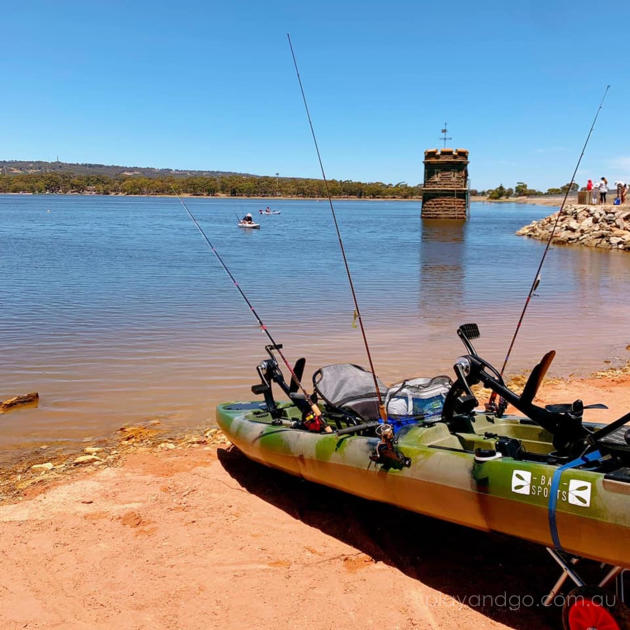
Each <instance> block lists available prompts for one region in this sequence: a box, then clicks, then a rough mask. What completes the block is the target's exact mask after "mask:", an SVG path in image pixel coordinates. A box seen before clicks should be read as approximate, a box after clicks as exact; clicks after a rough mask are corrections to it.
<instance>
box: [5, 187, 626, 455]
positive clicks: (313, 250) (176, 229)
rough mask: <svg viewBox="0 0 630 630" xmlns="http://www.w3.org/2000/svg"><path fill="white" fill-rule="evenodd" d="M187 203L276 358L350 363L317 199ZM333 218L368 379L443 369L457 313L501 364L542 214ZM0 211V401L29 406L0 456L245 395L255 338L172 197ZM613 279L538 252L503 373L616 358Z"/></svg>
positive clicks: (447, 366)
mask: <svg viewBox="0 0 630 630" xmlns="http://www.w3.org/2000/svg"><path fill="white" fill-rule="evenodd" d="M188 203H189V206H190V208H191V210H192V211H193V212H194V213H195V214H196V215H197V216H198V218H199V220H200V222H201V223H202V225H203V226H204V228H205V229H206V230H207V232H208V234H209V235H210V237H211V238H212V240H213V241H214V242H215V244H216V245H217V247H218V248H219V250H220V252H221V254H222V255H223V256H224V258H225V260H226V262H227V264H228V265H230V267H231V269H232V270H233V272H234V273H235V275H236V276H237V278H238V280H239V282H240V283H241V286H242V287H243V288H244V290H245V291H246V292H247V294H248V296H249V297H250V299H251V300H252V302H253V303H254V305H255V306H256V308H257V310H258V311H259V313H260V314H261V315H262V317H263V319H264V320H265V322H266V323H267V324H268V325H269V327H270V329H271V331H272V334H274V336H275V337H276V338H277V340H278V341H281V342H282V343H284V344H285V351H286V353H287V356H288V357H289V358H290V359H291V360H294V359H295V358H297V357H298V356H306V357H307V359H308V364H307V365H308V368H307V372H308V370H310V371H312V370H313V369H315V368H317V367H319V366H321V365H324V364H328V363H334V362H339V361H350V362H354V363H359V364H365V363H366V360H365V355H364V351H363V349H362V345H361V339H360V335H359V332H358V330H357V329H355V328H353V327H352V319H353V309H354V307H353V304H352V299H351V297H350V295H349V291H348V285H347V278H346V277H345V271H344V268H343V263H342V261H341V257H340V254H339V250H338V244H337V241H336V236H335V233H334V230H333V228H332V225H331V220H330V215H329V210H327V209H326V206H325V204H321V203H317V202H313V201H282V200H272V201H271V200H270V201H264V200H263V201H256V200H240V199H239V200H225V199H191V200H190V201H189V202H188ZM267 204H270V205H274V206H275V207H278V208H279V209H281V210H282V214H281V215H280V216H273V217H264V221H262V228H261V230H260V232H258V233H256V234H249V233H246V234H244V233H243V231H242V230H238V229H236V228H235V226H234V212H237V213H239V214H240V213H244V212H246V211H248V210H249V211H252V212H257V210H258V207H259V206H262V205H267ZM46 209H50V210H51V212H50V213H47V212H46ZM336 209H337V213H338V216H339V222H340V227H341V230H342V233H343V236H344V241H345V245H346V249H347V253H348V257H349V261H350V265H351V268H352V271H353V276H354V280H355V284H356V288H357V293H358V295H359V300H360V304H361V308H362V313H363V317H364V321H365V324H366V329H367V332H368V336H369V338H370V341H371V344H372V347H373V353H374V361H375V365H376V367H377V370H378V372H379V374H380V375H381V377H382V378H383V379H384V380H385V381H389V382H394V381H396V380H399V379H401V378H403V377H408V376H410V375H418V374H435V373H450V372H451V365H452V363H453V360H454V359H455V358H456V357H457V356H458V355H459V354H460V353H461V352H462V347H461V345H460V343H459V341H458V340H457V337H456V335H455V329H456V328H457V326H458V325H459V324H460V323H462V322H464V321H477V322H478V323H479V324H480V327H481V330H482V338H481V339H480V340H479V342H478V348H479V349H480V350H481V351H482V352H483V354H485V355H486V356H487V357H488V358H489V359H490V360H492V361H494V362H497V363H500V362H501V360H502V358H503V355H504V353H505V349H506V346H507V342H508V340H509V337H510V335H511V333H512V330H513V326H514V324H515V322H516V319H517V317H518V314H519V312H520V309H521V307H522V301H523V299H524V297H525V294H526V293H527V290H528V288H529V285H530V283H531V279H532V276H533V273H534V271H535V269H536V266H537V264H538V260H539V257H540V255H541V253H542V247H543V245H542V244H541V243H539V242H537V241H533V240H529V239H523V238H518V237H516V236H514V232H515V231H516V230H517V229H518V228H519V227H521V226H522V225H524V224H526V223H529V222H530V221H531V220H533V219H535V218H540V217H541V216H543V215H545V214H547V213H548V212H549V209H547V208H540V207H533V206H522V205H511V204H502V205H500V206H494V205H491V206H489V205H484V204H473V206H472V212H471V219H470V221H468V222H467V223H465V224H458V223H448V222H425V223H424V224H423V223H422V222H421V221H420V219H419V204H418V203H417V202H355V201H343V202H337V203H336ZM0 215H1V218H2V225H3V231H2V232H0V254H1V255H0V272H1V273H2V277H3V279H5V281H4V285H3V287H2V289H1V294H0V298H1V299H2V305H3V309H2V317H1V318H0V336H1V338H2V341H3V359H4V360H3V361H2V364H1V365H0V397H9V396H11V395H14V394H16V393H23V392H25V391H33V390H37V391H39V392H40V396H41V400H40V405H39V407H38V408H37V409H25V410H23V411H20V412H15V413H11V414H5V415H4V416H2V420H1V421H0V445H1V446H3V447H19V448H24V447H25V445H39V444H41V443H44V442H53V441H55V440H57V441H60V440H67V439H82V438H84V437H87V436H95V435H103V434H107V433H109V432H111V431H113V430H115V429H117V428H118V427H119V426H121V425H122V424H127V423H132V422H137V421H141V420H146V419H150V418H161V419H163V421H164V422H165V423H168V422H172V423H176V424H196V423H198V422H204V421H206V420H207V419H208V418H209V417H211V416H212V414H213V409H214V406H215V405H216V404H217V403H218V402H220V401H221V400H226V399H235V398H236V399H242V398H248V397H249V396H250V395H251V394H250V391H249V386H250V385H251V384H252V383H253V382H254V380H255V371H254V368H255V364H256V363H257V362H258V361H259V360H261V359H263V358H265V357H266V354H265V352H264V345H265V343H267V339H266V337H265V336H264V335H263V334H262V333H261V331H260V330H259V328H258V326H257V325H256V322H255V321H253V319H252V317H251V314H250V313H249V312H248V309H247V307H246V306H245V305H244V304H243V302H242V301H241V299H240V297H239V296H238V294H237V293H236V292H235V290H234V287H233V286H232V285H231V283H230V281H229V280H228V279H227V277H226V276H225V273H224V271H223V270H222V269H221V268H220V267H219V266H218V264H217V263H216V261H215V260H214V258H213V257H212V255H211V254H210V253H209V251H208V249H207V247H206V245H205V243H204V242H203V240H202V239H201V238H200V236H199V234H198V233H197V231H196V230H195V229H194V226H192V224H191V223H190V221H189V219H188V218H187V216H186V215H185V213H184V212H183V211H182V209H181V207H180V206H179V205H178V203H177V201H176V200H173V199H155V198H129V199H127V198H120V197H112V198H109V197H78V196H72V197H62V196H45V197H43V196H42V197H38V196H24V197H16V196H0ZM261 220H262V219H261ZM629 272H630V256H629V255H627V254H625V253H611V252H599V251H595V250H587V249H584V250H582V249H576V248H567V247H554V248H552V249H551V250H550V254H549V256H548V259H547V262H546V265H545V269H544V272H543V281H542V283H541V286H540V289H539V290H538V292H537V293H538V295H537V297H535V298H534V300H533V301H532V304H531V307H530V312H529V314H528V317H527V319H526V320H525V324H524V326H523V329H522V332H521V336H520V339H519V342H518V344H517V347H516V350H515V353H514V355H513V357H514V358H513V362H512V364H511V369H512V370H513V371H520V370H523V369H525V368H527V367H531V366H532V365H533V364H534V362H535V361H537V360H538V359H539V358H540V356H542V354H543V353H544V352H545V351H547V350H548V349H549V348H551V347H554V348H555V349H556V350H557V351H558V356H557V359H556V361H555V364H554V367H553V369H554V370H555V373H556V374H568V373H571V372H582V373H584V372H589V371H591V370H594V369H597V368H599V367H600V366H601V365H602V362H603V361H604V360H605V359H609V358H614V359H615V360H618V361H623V360H625V359H626V355H627V351H626V350H625V347H626V345H627V344H628V343H630V339H629V338H628V337H630V334H629V333H627V332H626V331H627V329H628V326H627V316H628V313H629V312H630V310H629V306H630V304H629V301H630V286H629V285H630V273H629ZM308 374H309V375H310V372H308Z"/></svg>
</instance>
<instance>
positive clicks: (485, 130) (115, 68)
mask: <svg viewBox="0 0 630 630" xmlns="http://www.w3.org/2000/svg"><path fill="white" fill-rule="evenodd" d="M1 28H2V37H1V39H0V42H1V43H0V51H1V54H0V68H1V70H2V77H3V79H2V84H3V98H2V101H1V102H0V112H1V115H0V130H1V139H2V141H1V143H0V146H2V150H1V151H0V159H43V160H54V159H56V157H57V155H58V156H59V159H60V160H62V161H67V162H97V163H105V164H126V165H139V166H156V167H172V168H191V169H217V170H234V171H242V172H249V173H256V174H274V173H276V172H280V174H281V175H285V176H297V177H318V176H319V169H318V165H317V162H316V157H315V153H314V149H313V145H312V140H311V138H310V134H309V130H308V127H307V122H306V118H305V114H304V110H303V105H302V102H301V97H300V94H299V90H298V86H297V81H296V78H295V74H294V70H293V67H292V62H291V57H290V52H289V48H288V44H287V40H286V33H287V32H290V33H291V36H292V39H293V44H294V47H295V50H296V55H297V58H298V63H299V64H300V71H301V75H302V79H303V81H304V85H305V89H306V93H307V97H308V99H309V104H310V107H311V113H312V116H313V120H314V123H315V129H316V132H317V134H318V139H319V142H320V148H321V150H322V155H323V159H324V165H325V167H326V171H327V174H328V176H329V177H335V178H341V179H357V180H364V181H366V180H370V181H374V180H379V181H385V182H392V183H396V182H399V181H406V182H408V183H409V184H417V183H418V182H420V181H421V180H422V157H423V151H424V149H426V148H430V147H434V146H439V145H440V143H439V136H440V129H441V127H442V125H443V123H444V121H448V126H449V130H450V133H449V135H450V136H452V137H453V142H452V145H454V146H456V147H464V148H468V149H469V150H470V152H471V167H470V173H471V178H472V186H473V187H477V188H487V187H491V186H492V187H494V186H496V185H498V184H499V183H503V184H504V185H505V186H513V185H514V183H515V182H516V181H517V180H524V181H526V182H527V183H528V184H529V185H530V186H533V187H537V188H542V189H546V188H548V187H551V186H557V185H561V184H563V183H565V182H567V181H568V180H569V178H570V175H571V173H572V171H573V167H574V165H575V161H576V160H577V157H578V155H579V151H580V149H581V146H582V143H583V141H584V138H585V136H586V133H587V131H588V128H589V126H590V123H591V120H592V117H593V115H594V114H595V110H596V108H597V105H598V103H599V101H600V99H601V96H602V94H603V91H604V88H605V85H606V84H608V83H610V84H611V89H610V92H609V95H608V99H607V101H606V104H605V108H604V110H603V111H602V113H601V116H600V120H599V122H598V125H597V127H596V129H595V132H594V135H593V138H592V141H591V144H590V145H589V147H588V150H587V153H586V156H585V158H584V161H583V166H582V168H581V169H580V172H579V174H578V181H580V182H581V183H584V181H585V180H586V178H587V177H592V178H599V177H601V176H602V175H605V176H606V177H607V178H608V180H609V181H611V182H612V181H613V180H615V179H617V178H622V179H625V180H630V116H629V115H628V110H629V108H628V104H629V103H630V81H629V80H628V79H629V72H628V71H629V66H628V62H629V61H630V52H629V51H628V47H627V43H626V42H627V38H628V36H627V33H628V29H629V28H630V3H628V2H600V3H598V4H593V3H590V2H589V3H587V2H583V1H581V0H578V1H571V2H569V1H568V0H567V1H565V0H555V1H554V0H550V1H549V2H543V1H536V2H534V1H530V2H506V1H505V0H503V1H501V2H494V1H487V2H486V1H483V0H480V1H477V2H469V1H468V2H462V1H460V0H451V2H448V3H437V2H425V1H424V0H416V1H414V2H405V1H400V0H395V1H392V2H389V3H386V2H382V1H380V2H373V1H371V0H364V1H363V2H355V1H346V2H343V1H338V2H329V1H328V0H323V1H318V2H302V3H299V2H284V1H282V2H281V1H274V0H270V1H267V2H241V1H239V0H235V1H232V2H221V3H217V2H212V1H210V2H188V1H186V0H183V1H182V2H179V3H173V2H169V3H166V2H161V1H160V0H155V1H153V2H134V1H130V2H119V1H117V0H112V1H110V2H107V3H104V2H85V1H82V2H73V1H72V2H71V1H67V2H64V1H60V2H52V1H50V2H43V1H33V2H28V3H13V4H12V5H11V6H10V7H6V6H5V8H4V9H3V20H2V27H1Z"/></svg>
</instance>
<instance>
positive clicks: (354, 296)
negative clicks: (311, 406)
mask: <svg viewBox="0 0 630 630" xmlns="http://www.w3.org/2000/svg"><path fill="white" fill-rule="evenodd" d="M287 39H288V40H289V48H290V49H291V57H293V65H294V66H295V74H296V75H297V80H298V83H299V84H300V92H301V93H302V100H303V101H304V109H305V110H306V117H307V118H308V124H309V127H310V128H311V135H312V136H313V143H314V144H315V151H316V152H317V160H318V161H319V168H320V169H321V172H322V179H323V180H324V188H325V190H326V196H327V197H328V204H329V205H330V212H331V214H332V218H333V222H334V224H335V230H336V231H337V240H338V241H339V248H340V249H341V255H342V257H343V264H344V265H345V267H346V275H347V276H348V283H349V284H350V291H351V292H352V299H353V300H354V312H355V315H356V319H357V320H358V321H359V328H360V329H361V336H362V337H363V345H364V346H365V352H366V354H367V359H368V362H369V364H370V371H371V372H372V378H373V379H374V390H375V391H376V398H377V399H378V412H379V415H380V416H381V420H382V421H383V422H385V423H386V422H387V412H386V411H385V405H384V404H383V398H382V396H381V389H380V387H379V386H378V380H377V378H376V372H375V371H374V364H373V362H372V354H371V353H370V346H369V344H368V340H367V336H366V334H365V328H364V326H363V319H362V317H361V309H359V302H358V300H357V294H356V292H355V290H354V282H353V281H352V274H351V273H350V266H349V265H348V259H347V258H346V250H345V248H344V246H343V241H342V239H341V232H340V231H339V224H338V223H337V215H336V213H335V207H334V205H333V202H332V196H331V194H330V189H329V187H328V179H326V173H325V171H324V164H323V162H322V156H321V154H320V152H319V145H318V144H317V138H316V136H315V129H314V128H313V121H312V120H311V113H310V111H309V109H308V103H307V102H306V94H305V93H304V86H303V85H302V79H301V77H300V71H299V69H298V64H297V60H296V58H295V52H294V51H293V44H292V43H291V35H289V33H287Z"/></svg>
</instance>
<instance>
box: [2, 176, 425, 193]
mask: <svg viewBox="0 0 630 630" xmlns="http://www.w3.org/2000/svg"><path fill="white" fill-rule="evenodd" d="M328 188H329V190H330V193H331V195H332V196H333V197H356V198H357V199H362V198H363V199H376V198H385V199H417V198H420V197H421V196H422V187H421V186H409V185H407V184H406V183H405V182H399V183H397V184H384V183H382V182H367V183H366V182H355V181H351V180H335V179H332V180H329V181H328ZM0 193H34V194H45V193H79V194H98V195H172V194H174V193H177V194H181V195H198V196H208V197H211V196H214V195H221V196H229V197H274V196H281V197H325V196H326V189H325V186H324V182H323V181H322V180H319V179H305V178H293V177H279V178H276V177H259V176H248V175H227V176H218V177H206V176H191V177H142V176H119V177H109V176H107V175H78V174H72V173H20V174H5V175H0Z"/></svg>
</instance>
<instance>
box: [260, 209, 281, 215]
mask: <svg viewBox="0 0 630 630" xmlns="http://www.w3.org/2000/svg"><path fill="white" fill-rule="evenodd" d="M280 212H281V211H280V210H271V212H267V211H265V210H262V211H259V214H280Z"/></svg>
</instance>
